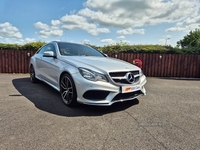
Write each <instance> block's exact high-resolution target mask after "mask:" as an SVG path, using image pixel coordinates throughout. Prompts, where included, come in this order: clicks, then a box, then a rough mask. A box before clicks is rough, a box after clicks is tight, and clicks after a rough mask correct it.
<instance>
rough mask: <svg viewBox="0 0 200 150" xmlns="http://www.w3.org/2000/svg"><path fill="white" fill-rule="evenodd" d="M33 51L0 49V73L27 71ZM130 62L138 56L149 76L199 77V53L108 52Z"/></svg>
mask: <svg viewBox="0 0 200 150" xmlns="http://www.w3.org/2000/svg"><path fill="white" fill-rule="evenodd" d="M34 53H35V51H29V50H24V51H23V50H20V51H18V50H0V73H28V72H29V60H30V57H31V56H32V55H33V54H34ZM108 56H110V57H117V58H118V59H122V60H125V61H127V62H130V63H132V61H133V59H135V58H139V59H141V60H142V62H143V66H142V70H143V72H144V74H145V75H146V76H149V77H185V78H200V55H193V54H184V55H183V54H134V53H133V54H128V53H120V54H108Z"/></svg>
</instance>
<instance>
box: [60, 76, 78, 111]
mask: <svg viewBox="0 0 200 150" xmlns="http://www.w3.org/2000/svg"><path fill="white" fill-rule="evenodd" d="M60 95H61V98H62V101H63V102H64V104H65V105H67V106H69V107H73V106H76V105H77V104H78V103H77V93H76V87H75V84H74V81H73V79H72V77H71V76H70V75H69V74H67V73H65V74H64V75H62V77H61V80H60Z"/></svg>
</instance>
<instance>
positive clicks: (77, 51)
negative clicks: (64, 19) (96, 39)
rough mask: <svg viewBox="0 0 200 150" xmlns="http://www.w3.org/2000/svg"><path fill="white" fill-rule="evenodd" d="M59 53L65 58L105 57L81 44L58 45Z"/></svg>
mask: <svg viewBox="0 0 200 150" xmlns="http://www.w3.org/2000/svg"><path fill="white" fill-rule="evenodd" d="M58 47H59V51H60V54H61V55H65V56H99V57H105V56H104V55H103V54H102V53H100V52H99V51H98V50H96V49H94V48H92V47H89V46H85V45H79V44H73V43H58Z"/></svg>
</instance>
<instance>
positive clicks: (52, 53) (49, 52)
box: [43, 51, 56, 58]
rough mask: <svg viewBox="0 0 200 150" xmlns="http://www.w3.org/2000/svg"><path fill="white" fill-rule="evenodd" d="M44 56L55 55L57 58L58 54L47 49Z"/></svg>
mask: <svg viewBox="0 0 200 150" xmlns="http://www.w3.org/2000/svg"><path fill="white" fill-rule="evenodd" d="M43 57H53V58H56V54H55V53H54V52H53V51H46V52H44V53H43Z"/></svg>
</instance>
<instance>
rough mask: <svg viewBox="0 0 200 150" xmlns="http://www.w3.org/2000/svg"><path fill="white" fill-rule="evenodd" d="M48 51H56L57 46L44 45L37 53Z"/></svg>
mask: <svg viewBox="0 0 200 150" xmlns="http://www.w3.org/2000/svg"><path fill="white" fill-rule="evenodd" d="M46 51H53V52H54V53H56V50H55V46H54V45H53V44H48V45H45V46H44V47H42V48H41V49H40V50H39V51H38V52H37V54H43V53H44V52H46Z"/></svg>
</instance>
